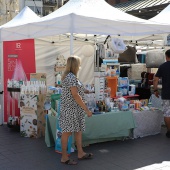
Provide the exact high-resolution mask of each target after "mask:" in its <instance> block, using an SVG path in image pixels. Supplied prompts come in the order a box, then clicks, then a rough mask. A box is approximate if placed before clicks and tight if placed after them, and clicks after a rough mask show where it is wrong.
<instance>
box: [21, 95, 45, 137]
mask: <svg viewBox="0 0 170 170" xmlns="http://www.w3.org/2000/svg"><path fill="white" fill-rule="evenodd" d="M45 98H46V95H44V94H40V95H26V94H23V95H21V96H20V110H21V113H20V114H21V120H20V128H21V130H20V132H21V136H23V137H32V138H38V137H41V136H45V115H46V112H45V111H44V101H45Z"/></svg>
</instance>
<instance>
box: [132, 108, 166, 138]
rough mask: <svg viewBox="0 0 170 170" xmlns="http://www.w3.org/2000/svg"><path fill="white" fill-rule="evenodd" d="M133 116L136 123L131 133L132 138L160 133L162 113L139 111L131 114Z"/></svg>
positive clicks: (158, 111)
mask: <svg viewBox="0 0 170 170" xmlns="http://www.w3.org/2000/svg"><path fill="white" fill-rule="evenodd" d="M133 116H134V120H135V123H136V128H135V129H134V131H133V137H134V138H139V137H144V136H149V135H156V134H158V133H160V132H161V125H162V122H163V113H162V111H160V110H157V111H141V112H136V113H133Z"/></svg>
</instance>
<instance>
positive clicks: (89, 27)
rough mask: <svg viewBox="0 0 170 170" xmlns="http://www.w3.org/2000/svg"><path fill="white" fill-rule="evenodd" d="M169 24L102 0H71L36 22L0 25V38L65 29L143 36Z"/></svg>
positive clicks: (56, 32) (42, 34)
mask: <svg viewBox="0 0 170 170" xmlns="http://www.w3.org/2000/svg"><path fill="white" fill-rule="evenodd" d="M169 30H170V25H160V24H158V23H157V24H156V23H152V22H151V21H146V20H143V19H139V18H137V17H134V16H132V15H130V14H126V13H124V12H122V11H119V10H118V9H116V8H114V7H112V6H111V5H109V4H108V3H107V2H105V1H104V0H97V1H96V0H70V1H69V2H68V3H66V4H65V5H64V6H62V7H61V8H59V9H58V10H56V11H54V12H53V13H51V14H49V15H48V16H46V17H43V18H41V19H39V20H37V21H35V22H28V23H27V24H24V25H18V26H13V27H11V28H10V27H3V28H1V29H0V33H1V34H0V37H1V38H0V40H1V41H5V40H20V39H28V38H40V37H45V36H53V35H59V34H65V33H82V34H96V35H97V34H99V35H108V34H109V35H120V36H139V35H140V36H142V35H152V34H161V33H167V32H170V31H169Z"/></svg>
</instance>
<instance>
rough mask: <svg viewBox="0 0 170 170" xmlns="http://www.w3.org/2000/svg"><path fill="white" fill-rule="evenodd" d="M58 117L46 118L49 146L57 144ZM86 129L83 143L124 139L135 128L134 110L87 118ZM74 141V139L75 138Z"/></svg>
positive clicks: (46, 140)
mask: <svg viewBox="0 0 170 170" xmlns="http://www.w3.org/2000/svg"><path fill="white" fill-rule="evenodd" d="M57 124H58V118H57V116H54V115H48V116H47V119H46V132H45V142H46V145H47V146H48V147H51V146H55V141H56V128H57ZM85 125H86V131H85V132H83V145H89V144H93V143H99V142H106V141H112V140H123V139H125V138H127V137H129V136H130V135H131V133H132V130H133V129H134V128H135V122H134V119H133V115H132V112H108V113H105V114H100V115H94V116H92V118H88V117H86V119H85ZM73 143H74V139H73Z"/></svg>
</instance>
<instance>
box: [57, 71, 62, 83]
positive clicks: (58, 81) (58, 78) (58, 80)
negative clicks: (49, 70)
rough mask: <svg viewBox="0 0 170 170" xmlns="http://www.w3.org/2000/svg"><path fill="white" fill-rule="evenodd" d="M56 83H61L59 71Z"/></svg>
mask: <svg viewBox="0 0 170 170" xmlns="http://www.w3.org/2000/svg"><path fill="white" fill-rule="evenodd" d="M57 84H61V75H60V73H59V74H58V75H57Z"/></svg>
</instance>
